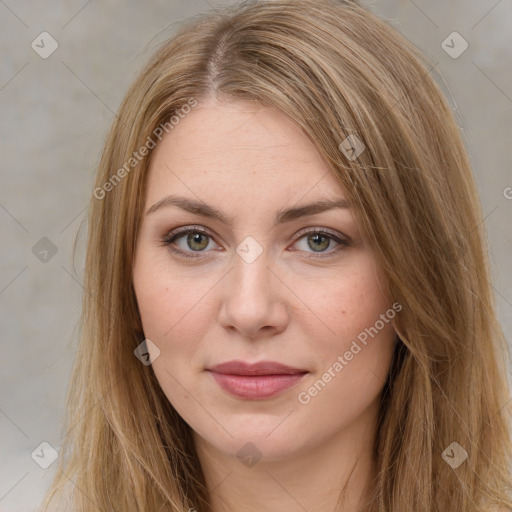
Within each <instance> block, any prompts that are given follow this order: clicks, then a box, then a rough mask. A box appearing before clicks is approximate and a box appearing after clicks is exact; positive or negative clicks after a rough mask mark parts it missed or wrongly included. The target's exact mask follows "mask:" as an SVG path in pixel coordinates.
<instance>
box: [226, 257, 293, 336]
mask: <svg viewBox="0 0 512 512" xmlns="http://www.w3.org/2000/svg"><path fill="white" fill-rule="evenodd" d="M271 263H272V262H271V261H269V258H268V257H267V253H266V252H265V251H264V252H263V253H262V254H261V255H260V256H259V257H258V258H257V259H256V260H255V261H252V262H250V263H249V262H247V261H245V260H244V259H243V258H242V257H240V256H239V254H237V253H235V254H234V255H233V268H232V270H231V271H230V272H228V274H227V276H226V277H225V278H224V286H222V292H221V293H222V299H221V300H222V304H221V308H220V312H219V322H220V324H221V325H222V326H223V327H225V328H227V329H231V330H233V329H236V330H238V331H239V332H241V333H242V334H244V335H245V336H247V337H250V338H259V337H270V336H273V335H275V334H278V333H280V332H282V331H283V330H285V329H286V326H287V325H288V323H289V309H288V307H287V306H288V304H287V303H286V300H287V297H290V295H291V293H290V291H289V290H288V289H287V287H286V285H285V284H284V283H283V281H282V280H281V279H280V277H279V276H278V275H277V274H276V272H275V271H274V270H273V269H272V268H271Z"/></svg>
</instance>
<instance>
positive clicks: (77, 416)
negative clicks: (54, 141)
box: [43, 0, 512, 512]
mask: <svg viewBox="0 0 512 512" xmlns="http://www.w3.org/2000/svg"><path fill="white" fill-rule="evenodd" d="M433 67H434V66H433V65H432V63H431V62H430V61H429V60H428V59H427V58H426V57H425V56H424V55H423V54H421V53H420V52H419V51H418V50H417V49H416V48H415V47H414V46H413V45H411V44H410V43H409V42H408V41H407V40H405V39H404V38H403V37H402V36H401V35H400V34H399V33H398V32H397V31H396V30H395V29H393V28H391V27H390V26H388V24H387V23H385V22H384V21H382V20H381V19H379V18H378V17H377V16H375V15H374V14H372V13H371V12H370V11H368V10H367V9H364V8H363V7H361V6H360V5H358V4H357V3H356V2H351V1H347V2H342V1H333V0H273V1H259V2H256V1H246V2H242V3H240V4H238V5H235V6H234V7H230V8H224V10H222V11H219V12H212V13H203V14H201V15H199V16H197V17H195V18H193V19H191V20H189V21H188V22H187V23H185V24H184V25H183V26H182V27H181V28H180V30H179V31H178V32H177V33H176V34H175V35H174V36H173V37H171V38H170V39H168V40H167V41H165V42H164V43H163V44H161V46H160V47H159V48H158V50H157V51H156V52H155V53H154V55H153V56H152V57H151V59H150V61H149V63H148V64H147V65H146V67H145V68H144V69H143V70H142V72H141V73H140V74H139V75H138V77H137V78H136V80H135V81H134V83H133V84H132V85H131V87H130V88H129V90H128V92H127V93H126V95H125V97H124V100H123V101H122V104H121V106H120V108H119V112H118V115H117V116H116V118H115V119H114V121H113V124H112V126H111V129H110V132H109V134H108V137H107V140H106V144H105V147H104V150H103V154H102V157H101V161H100V164H99V168H98V170H97V174H96V182H95V185H94V187H95V192H94V194H93V196H92V198H91V202H90V208H89V216H88V239H87V240H88V241H87V254H86V262H85V279H84V287H85V290H86V293H84V295H83V308H82V317H81V322H80V339H79V344H78V349H77V354H76V362H75V364H74V367H73V372H72V378H71V381H70V386H69V391H68V402H67V415H66V426H65V435H64V436H63V445H62V450H61V457H60V459H59V465H58V468H57V474H56V476H55V479H54V482H53V483H52V486H51V488H50V489H49V491H48V494H47V496H46V498H45V501H44V504H43V506H44V510H45V511H46V510H50V509H51V506H52V505H55V504H56V503H55V502H56V498H57V497H59V496H60V497H61V498H62V499H64V496H66V500H68V501H67V503H66V504H65V505H64V508H65V510H70V509H73V510H74V511H77V512H82V511H88V510H97V509H99V510H102V511H107V510H123V511H124V512H136V511H137V512H139V511H141V510H145V511H147V512H159V511H163V510H166V511H172V512H186V511H188V510H189V509H190V508H194V509H195V510H197V511H198V512H209V511H211V506H210V501H209V494H208V489H207V488H206V485H205V480H204V477H203V474H202V471H201V466H200V463H199V460H198V457H197V454H196V452H195V448H194V444H193V441H192V436H191V428H190V427H189V425H188V424H187V423H186V422H185V421H184V420H183V419H182V418H181V417H180V416H179V415H178V414H177V412H176V411H175V410H174V408H173V407H172V405H171V404H170V403H169V401H168V399H167V398H166V396H165V395H164V393H163V391H162V390H161V389H160V386H159V384H158V382H157V380H156V378H155V375H154V373H153V370H152V368H151V366H146V365H143V364H141V363H140V361H139V360H138V359H137V358H136V357H134V349H135V348H136V347H137V345H138V344H139V343H140V342H141V340H143V339H144V336H143V333H142V326H141V321H140V316H139V313H138V308H137V303H136V298H135V294H134V290H133V285H132V265H133V259H134V250H135V241H136V237H137V229H138V226H139V225H140V220H141V216H142V215H141V214H142V209H143V201H144V196H145V187H146V176H147V170H148V167H149V162H150V159H151V148H150V147H149V141H150V140H151V141H153V142H155V141H156V139H157V136H156V134H158V133H160V132H159V131H158V129H159V127H162V126H163V127H164V129H165V131H170V129H173V128H174V126H173V121H172V119H175V118H173V116H178V114H179V113H180V112H181V113H183V112H186V109H185V105H187V104H188V105H191V104H192V103H193V102H198V103H200V102H201V101H202V100H205V99H210V98H214V99H218V100H226V101H229V100H237V99H241V100H257V101H258V102H260V103H261V104H264V105H266V106H269V107H273V108H276V109H279V110H280V111H281V112H283V113H284V114H285V115H287V116H288V117H289V118H291V119H292V120H293V121H295V122H296V123H297V125H299V126H300V127H301V128H302V130H303V131H304V133H305V134H306V135H307V136H308V137H309V138H310V139H311V141H312V142H313V143H314V145H315V147H316V149H317V150H318V152H319V153H320V154H321V156H322V157H323V158H324V160H325V162H326V164H327V165H328V167H329V169H331V170H332V173H333V175H334V176H336V179H338V180H339V183H340V186H341V187H342V189H343V190H344V192H345V193H346V195H347V199H348V200H349V202H350V204H351V209H352V211H353V212H354V215H355V217H356V219H357V220H358V223H359V226H360V228H361V232H362V233H363V236H364V239H365V242H366V243H367V244H368V246H369V247H370V248H371V250H372V252H373V253H374V255H375V258H376V260H377V264H378V265H379V266H380V268H381V269H382V274H383V276H384V277H385V286H386V287H387V289H388V291H389V294H390V296H391V297H392V299H393V300H394V301H397V302H399V303H400V304H402V306H403V310H402V311H401V314H400V315H398V316H397V317H396V318H395V320H394V327H395V329H396V332H397V336H398V340H399V343H398V344H397V349H396V351H395V353H394V356H393V362H392V366H391V369H390V372H389V377H388V380H387V382H386V384H385V386H384V388H383V392H382V397H381V405H380V414H379V421H378V429H377V434H376V437H375V443H374V455H375V460H376V464H377V469H378V476H377V479H376V480H375V481H374V482H373V489H372V500H371V502H370V503H368V504H367V508H366V510H368V512H404V511H405V510H414V511H415V512H434V511H436V512H437V511H447V510H450V511H458V512H489V510H490V507H492V506H496V507H502V508H507V509H511V510H512V499H511V494H510V490H511V481H512V475H511V469H510V462H511V459H512V449H511V434H510V407H509V406H510V404H509V403H508V402H509V401H510V398H511V397H510V388H509V382H508V373H507V365H506V363H507V361H509V360H510V353H509V349H508V346H507V343H506V340H505V338H504V335H503V332H502V330H501V327H500V325H499V323H498V321H497V316H496V312H495V304H494V298H493V294H492V289H491V281H490V279H491V277H490V270H489V263H488V256H487V247H486V242H485V234H484V231H483V227H482V225H483V222H482V218H483V216H482V213H481V209H480V206H479V199H478V196H477V193H476V187H475V184H474V179H473V176H472V170H471V167H470V162H469V158H468V155H467V152H466V149H465V146H464V141H463V140H462V138H461V135H460V133H459V130H458V127H457V123H456V120H455V119H454V117H453V114H452V112H451V109H450V107H449V105H448V102H447V101H446V99H445V98H444V97H443V95H442V93H441V92H440V89H439V86H438V85H437V84H436V80H435V79H434V78H433V76H432V75H433V72H434V70H433ZM170 120H171V121H170ZM347 137H352V139H351V140H352V141H354V140H357V141H358V142H359V143H362V144H364V146H365V150H364V151H363V152H362V153H361V154H360V155H359V156H358V157H357V158H354V157H353V155H351V154H349V153H347V151H343V148H344V147H345V146H344V144H346V142H344V141H345V140H346V138H347ZM156 142H157V141H156ZM153 145H154V144H153ZM143 146H146V148H149V149H147V154H146V156H145V157H143V158H140V159H137V162H135V163H134V161H132V160H131V159H133V158H134V154H135V153H137V154H140V153H143V152H142V151H139V150H140V148H142V147H143ZM144 153H146V152H144ZM127 162H130V163H129V165H127ZM132 164H133V165H132ZM122 169H124V172H123V171H122ZM108 184H110V185H108ZM507 404H508V406H507ZM454 442H456V443H458V445H460V447H461V448H463V449H464V450H465V451H466V452H467V459H466V460H465V461H464V463H463V464H461V465H460V466H459V467H457V468H452V466H451V465H450V464H448V463H447V461H446V460H447V457H450V456H453V452H450V450H453V449H454V446H455V448H456V449H457V450H460V448H459V447H458V446H457V445H453V444H452V443H454ZM446 450H448V451H446ZM66 491H67V492H66ZM62 499H61V500H60V501H62Z"/></svg>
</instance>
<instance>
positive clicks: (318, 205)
mask: <svg viewBox="0 0 512 512" xmlns="http://www.w3.org/2000/svg"><path fill="white" fill-rule="evenodd" d="M169 206H177V207H179V208H181V209H183V210H186V211H188V212H190V213H194V214H196V215H202V216H203V217H209V218H212V219H216V220H218V221H220V222H222V223H224V224H226V225H227V226H229V227H232V226H233V219H231V218H228V217H226V215H224V214H223V213H222V212H221V211H219V210H217V209H216V208H214V207H213V206H210V205H208V204H206V203H204V202H201V201H196V200H194V199H190V198H187V197H183V196H175V195H170V196H165V197H163V198H162V199H160V200H159V201H157V202H156V203H155V204H154V205H153V206H151V207H150V208H149V209H148V210H147V212H146V213H145V215H149V214H151V213H153V212H155V211H157V210H159V209H161V208H166V207H169ZM335 208H344V209H348V208H349V204H348V201H347V200H346V199H338V200H332V199H323V200H320V201H316V202H314V203H309V204H305V205H302V206H297V207H294V208H288V209H284V210H283V209H281V210H279V211H278V212H277V213H276V215H275V218H274V224H275V225H277V224H283V223H285V222H290V221H292V220H295V219H298V218H300V217H306V216H308V215H315V214H317V213H321V212H324V211H327V210H332V209H335Z"/></svg>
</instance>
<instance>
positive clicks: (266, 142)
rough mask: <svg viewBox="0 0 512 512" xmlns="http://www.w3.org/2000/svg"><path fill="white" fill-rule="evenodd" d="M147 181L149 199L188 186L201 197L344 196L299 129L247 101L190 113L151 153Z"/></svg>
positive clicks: (206, 105)
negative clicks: (212, 194) (228, 194)
mask: <svg viewBox="0 0 512 512" xmlns="http://www.w3.org/2000/svg"><path fill="white" fill-rule="evenodd" d="M148 180H149V183H148V192H149V194H151V195H152V194H153V193H155V192H156V191H157V190H160V191H161V190H162V189H163V188H169V187H171V188H172V187H177V188H179V189H184V188H186V187H187V186H188V187H189V188H193V190H192V191H193V192H196V191H197V193H198V194H199V193H200V192H201V193H208V191H212V190H217V188H218V187H222V188H223V189H224V190H225V191H226V192H228V191H229V190H231V189H233V187H235V188H236V187H242V188H241V189H240V188H239V192H245V193H249V192H256V191H258V190H259V191H264V192H265V193H267V194H268V193H269V191H270V190H273V191H274V192H276V191H277V190H276V188H277V187H279V190H282V191H283V192H293V193H294V194H297V195H298V196H302V195H305V194H307V193H309V192H310V191H311V192H313V191H314V192H315V194H316V195H318V194H325V193H326V192H327V191H330V192H331V195H332V193H335V194H336V195H337V196H338V197H339V195H340V194H339V193H340V192H341V189H340V186H339V184H338V182H337V181H336V179H335V177H334V176H333V175H332V171H330V169H329V168H328V167H327V165H326V164H325V162H324V161H323V159H322V157H321V156H320V154H319V153H318V151H317V150H316V148H315V147H314V145H313V143H312V142H311V141H310V140H309V138H308V137H307V136H306V135H305V133H304V132H303V131H302V130H301V128H300V127H299V126H297V125H296V124H295V123H294V122H293V121H292V120H291V119H289V118H288V117H287V116H285V115H284V114H283V113H282V112H280V111H279V110H277V109H274V108H269V107H265V106H263V105H261V104H259V103H257V102H248V101H247V102H246V101H243V102H242V101H231V102H227V103H226V102H225V103H218V102H208V103H200V104H199V105H198V106H197V107H196V108H194V109H192V110H191V111H190V113H188V114H187V115H186V116H185V117H184V118H183V119H181V120H180V122H179V123H178V124H177V125H176V126H175V127H174V128H173V129H172V130H171V131H170V132H169V133H168V134H166V135H165V136H164V137H163V138H162V141H161V142H159V143H158V145H157V147H156V148H155V149H154V150H153V154H152V156H151V164H150V170H149V177H148ZM189 192H190V190H189ZM235 192H236V190H235Z"/></svg>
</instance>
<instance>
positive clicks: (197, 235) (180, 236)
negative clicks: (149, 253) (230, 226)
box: [162, 226, 212, 258]
mask: <svg viewBox="0 0 512 512" xmlns="http://www.w3.org/2000/svg"><path fill="white" fill-rule="evenodd" d="M177 241H181V243H177ZM211 241H212V235H211V234H210V233H209V231H208V230H206V229H205V228H203V227H201V226H191V227H190V226H187V227H183V228H178V229H175V230H174V231H171V232H170V233H168V234H167V235H166V236H165V237H164V238H163V239H162V244H163V245H166V246H168V247H169V249H170V250H171V251H173V252H175V253H178V254H180V255H182V256H185V257H186V258H196V257H198V256H199V254H198V255H194V254H191V253H194V252H196V253H201V252H205V250H206V249H208V248H210V249H211V247H209V246H210V242H211Z"/></svg>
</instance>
